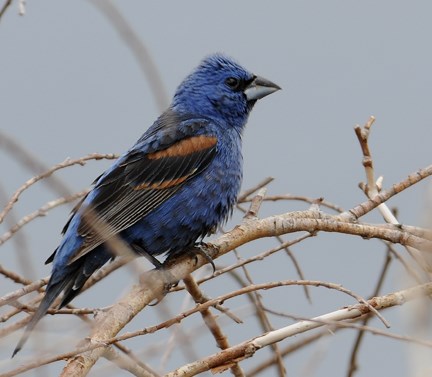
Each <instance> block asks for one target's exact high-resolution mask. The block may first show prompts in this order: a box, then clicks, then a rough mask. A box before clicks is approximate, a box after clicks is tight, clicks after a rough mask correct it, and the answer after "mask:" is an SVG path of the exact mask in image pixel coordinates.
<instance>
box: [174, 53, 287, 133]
mask: <svg viewBox="0 0 432 377" xmlns="http://www.w3.org/2000/svg"><path fill="white" fill-rule="evenodd" d="M279 89H280V87H279V86H277V85H276V84H274V83H272V82H270V81H268V80H265V79H263V78H261V77H258V76H256V75H254V74H252V73H251V72H249V71H247V70H246V69H245V68H243V67H242V66H240V65H239V64H237V63H236V62H235V61H233V60H232V59H230V58H228V57H227V56H224V55H222V54H214V55H211V56H209V57H207V58H206V59H204V60H203V61H202V62H201V64H200V65H199V66H198V67H197V68H196V69H195V71H193V72H192V73H191V74H190V75H189V76H188V77H186V79H185V80H184V81H183V82H182V83H181V84H180V86H179V87H178V88H177V91H176V93H175V95H174V100H173V104H172V108H173V109H174V110H175V111H179V112H190V113H195V114H199V115H201V116H206V117H210V118H212V119H215V120H216V121H218V123H219V124H220V125H221V126H229V127H234V128H236V129H237V130H238V131H239V132H240V131H241V130H242V128H243V127H244V125H245V124H246V121H247V117H248V115H249V112H250V111H251V109H252V107H253V105H254V104H255V102H256V101H257V100H258V99H260V98H263V97H265V96H266V95H268V94H270V93H273V92H275V91H276V90H279Z"/></svg>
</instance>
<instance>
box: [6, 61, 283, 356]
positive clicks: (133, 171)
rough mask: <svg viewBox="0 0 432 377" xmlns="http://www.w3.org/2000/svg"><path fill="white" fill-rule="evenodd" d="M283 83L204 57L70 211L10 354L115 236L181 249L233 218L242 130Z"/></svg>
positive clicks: (145, 249) (162, 249) (76, 286)
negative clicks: (41, 289)
mask: <svg viewBox="0 0 432 377" xmlns="http://www.w3.org/2000/svg"><path fill="white" fill-rule="evenodd" d="M278 89H280V88H279V87H278V86H277V85H276V84H274V83H272V82H270V81H268V80H265V79H263V78H261V77H258V76H255V75H253V74H252V73H250V72H248V71H247V70H245V69H244V68H243V67H241V66H240V65H238V64H237V63H236V62H234V61H233V60H231V59H229V58H228V57H226V56H224V55H221V54H215V55H212V56H210V57H208V58H206V59H204V60H203V61H202V62H201V64H200V65H199V66H198V67H197V68H196V70H195V71H194V72H192V73H191V74H190V75H189V76H188V77H187V78H186V79H185V80H184V81H183V82H182V83H181V84H180V86H179V87H178V89H177V91H176V93H175V95H174V98H173V102H172V104H171V106H170V107H169V108H168V109H167V110H166V111H165V112H164V113H163V114H162V115H161V116H160V117H159V118H158V119H157V120H156V122H155V123H154V124H153V125H152V126H151V127H150V128H149V129H148V130H147V131H146V132H145V133H144V135H143V136H142V137H141V138H140V139H139V140H138V141H137V142H136V144H135V145H134V146H133V147H132V148H131V149H129V150H128V151H127V152H126V153H125V154H124V155H122V156H121V157H120V158H119V159H118V160H117V161H116V162H115V163H114V164H113V165H112V166H111V168H109V169H108V170H107V171H106V172H105V173H104V174H103V175H101V176H100V177H99V178H98V179H97V180H96V181H95V184H94V187H93V189H92V191H90V193H89V194H88V195H87V196H86V197H85V198H84V199H83V201H82V202H81V203H79V205H78V206H77V207H76V208H75V209H74V211H73V213H72V215H71V218H70V220H69V221H68V223H67V224H66V226H65V227H64V229H63V233H64V235H63V239H62V241H61V243H60V245H59V247H58V248H57V249H56V251H55V252H54V254H53V255H52V256H51V257H50V258H48V260H47V263H48V262H51V261H52V262H53V269H52V275H51V278H50V281H49V282H48V285H47V289H46V294H45V296H44V298H43V300H42V302H41V304H40V306H39V308H38V310H37V311H36V313H35V314H34V316H33V318H32V320H31V321H30V323H29V324H28V326H27V328H26V331H25V333H24V335H23V337H22V338H21V340H20V342H19V343H18V345H17V347H16V348H15V351H14V353H13V355H15V354H16V353H17V352H18V351H19V350H20V349H21V348H22V346H23V345H24V343H25V341H26V340H27V338H28V336H29V334H30V332H31V330H32V329H33V328H34V326H35V325H36V323H37V322H38V321H39V320H40V319H41V318H42V317H43V316H44V315H45V313H46V312H47V310H48V308H49V307H50V306H51V304H52V303H53V302H54V300H55V299H56V298H57V297H58V296H59V295H60V294H61V293H63V301H62V303H61V305H60V306H64V305H66V304H67V303H68V302H70V301H71V300H72V299H73V298H74V297H75V296H76V295H77V294H78V293H79V292H80V290H81V288H82V286H83V285H84V283H85V282H86V280H87V279H88V278H89V277H90V276H91V274H92V273H93V272H94V271H96V270H97V269H98V268H100V267H102V266H103V265H104V264H105V263H106V262H108V261H109V260H110V259H111V258H112V257H113V254H111V253H110V250H109V249H108V248H107V246H106V245H105V242H106V240H108V239H109V238H110V237H112V236H113V235H118V236H120V237H121V238H122V239H123V240H124V241H125V242H126V243H127V244H129V245H130V247H131V248H132V249H133V250H135V251H136V252H137V253H147V254H149V255H152V256H154V255H159V254H163V253H167V254H173V253H180V252H181V251H182V250H185V249H187V248H188V247H191V246H193V245H194V243H195V242H196V241H197V240H198V239H199V238H201V237H204V236H205V235H207V234H209V233H211V232H213V231H214V230H215V229H216V227H217V226H218V225H219V224H220V223H221V222H223V221H224V220H226V218H227V217H228V216H229V215H230V213H231V211H232V208H233V206H234V204H235V202H236V198H237V195H238V192H239V190H240V185H241V181H242V154H241V135H242V131H243V128H244V126H245V124H246V121H247V118H248V115H249V113H250V111H251V109H252V107H253V106H254V104H255V102H256V101H257V100H258V99H260V98H262V97H264V96H266V95H268V94H271V93H273V92H275V91H276V90H278Z"/></svg>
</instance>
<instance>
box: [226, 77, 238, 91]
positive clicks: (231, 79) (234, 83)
mask: <svg viewBox="0 0 432 377" xmlns="http://www.w3.org/2000/svg"><path fill="white" fill-rule="evenodd" d="M225 84H227V85H228V86H229V87H230V88H231V89H234V90H236V89H238V88H239V87H240V80H239V79H236V78H235V77H228V78H227V79H226V80H225Z"/></svg>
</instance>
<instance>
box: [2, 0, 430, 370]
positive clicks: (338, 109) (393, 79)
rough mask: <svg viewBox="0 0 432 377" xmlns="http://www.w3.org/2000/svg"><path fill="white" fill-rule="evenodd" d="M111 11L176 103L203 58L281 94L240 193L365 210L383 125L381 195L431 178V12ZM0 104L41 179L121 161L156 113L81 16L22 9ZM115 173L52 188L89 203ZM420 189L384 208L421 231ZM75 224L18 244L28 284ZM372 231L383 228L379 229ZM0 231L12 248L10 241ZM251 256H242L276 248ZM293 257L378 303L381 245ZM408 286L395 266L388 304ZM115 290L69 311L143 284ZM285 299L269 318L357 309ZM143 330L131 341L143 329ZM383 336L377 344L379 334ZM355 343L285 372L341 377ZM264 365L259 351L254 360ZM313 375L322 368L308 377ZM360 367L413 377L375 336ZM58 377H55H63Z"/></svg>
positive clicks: (279, 261) (267, 115)
mask: <svg viewBox="0 0 432 377" xmlns="http://www.w3.org/2000/svg"><path fill="white" fill-rule="evenodd" d="M116 4H117V5H118V8H119V10H120V11H121V12H122V14H123V15H124V17H125V18H126V20H127V21H128V22H129V24H130V26H131V27H132V28H133V29H134V30H135V31H136V33H137V34H138V36H139V37H140V38H141V39H142V41H143V43H144V44H145V45H146V47H147V48H148V50H149V52H150V53H151V55H152V57H153V60H154V62H155V64H156V65H157V67H158V69H159V72H160V74H161V76H162V78H163V82H164V85H165V89H166V91H167V92H168V93H169V96H171V95H172V93H173V91H174V90H175V88H176V86H177V85H178V84H179V83H180V81H181V80H182V79H183V78H184V76H185V75H187V74H188V73H189V72H190V71H191V70H192V69H193V68H194V67H195V66H196V65H197V64H198V62H199V61H200V60H201V59H202V58H203V57H204V56H205V55H207V54H209V53H212V52H216V51H222V52H225V53H227V54H229V55H231V56H233V57H234V58H236V59H237V60H238V61H239V62H240V63H241V64H243V65H244V66H245V67H247V68H248V69H250V70H251V71H253V72H255V73H257V74H259V75H262V76H264V77H266V78H268V79H270V80H272V81H274V82H276V83H277V84H279V85H280V86H281V87H282V88H283V91H281V92H278V93H277V94H275V95H272V96H270V97H268V98H266V99H264V100H263V101H261V102H260V103H259V104H258V105H257V106H256V108H255V109H254V111H253V113H252V115H251V117H250V120H249V123H248V127H247V130H246V133H245V137H244V160H245V171H244V184H243V187H244V188H248V187H250V186H252V185H254V184H256V183H257V182H259V181H261V180H262V179H263V178H264V177H267V176H273V177H275V179H276V180H275V181H274V182H273V183H272V184H271V185H270V186H269V192H268V193H269V194H283V193H292V194H298V195H305V196H309V197H321V196H323V197H324V198H325V199H327V200H329V201H332V202H335V203H337V204H339V205H341V206H342V207H344V208H350V207H353V206H355V205H356V204H358V203H360V202H361V201H363V200H364V196H363V194H362V192H361V191H360V190H359V189H358V188H357V183H358V182H359V181H362V180H364V171H363V168H362V165H361V157H362V156H361V151H360V148H359V146H358V142H357V139H356V137H355V135H354V132H353V126H354V125H355V124H356V123H361V124H363V123H364V122H365V121H366V120H367V119H368V118H369V116H370V115H374V116H375V117H376V118H377V120H376V123H375V125H374V126H373V131H372V137H371V147H372V153H373V157H374V161H375V167H376V172H377V174H379V175H383V176H384V185H385V186H389V185H391V184H393V183H395V182H398V181H400V180H402V179H403V178H405V177H406V176H407V175H408V174H409V173H412V172H414V171H415V170H417V169H419V168H421V167H425V166H427V165H428V164H430V163H431V157H430V145H429V144H430V139H431V129H430V124H431V121H432V107H431V105H430V94H431V89H430V88H431V84H432V75H431V67H432V52H431V49H430V43H431V42H430V36H431V35H432V23H431V22H430V16H431V14H432V3H431V2H429V1H413V2H406V1H400V0H391V1H390V0H383V1H380V2H377V1H361V2H358V1H346V0H344V1H342V0H339V1H337V0H328V1H325V2H324V1H308V2H306V1H282V0H281V1H272V2H258V1H250V0H249V1H236V2H232V1H226V0H224V1H218V2H202V1H183V2H147V1H137V0H128V1H122V2H120V1H117V2H116ZM0 104H1V107H0V108H1V126H0V128H1V131H2V132H4V133H6V134H8V135H9V136H11V137H13V138H14V139H15V140H16V141H18V142H19V143H21V144H22V146H24V147H25V148H26V149H27V150H28V151H29V152H31V153H32V154H33V155H35V156H38V158H39V159H40V160H41V161H43V163H44V164H46V165H47V166H51V165H54V164H55V163H58V162H61V161H63V160H64V159H65V158H66V157H73V158H76V157H80V156H83V155H85V154H88V153H91V152H104V153H121V152H123V151H124V150H125V149H126V148H128V147H129V146H130V145H131V144H132V143H133V142H134V141H135V140H136V139H137V138H138V137H139V136H140V135H141V133H142V132H144V131H145V129H146V128H147V127H148V126H150V125H151V123H152V122H153V121H154V119H155V118H156V117H157V116H158V114H159V113H160V109H159V108H158V106H157V105H156V103H155V101H154V97H153V95H152V93H151V91H150V88H149V85H148V82H147V80H146V78H145V77H144V75H143V74H142V72H141V70H140V69H139V66H138V64H137V62H136V60H135V58H134V56H133V55H132V54H131V52H130V50H129V49H128V48H127V47H126V46H125V44H124V42H123V41H122V40H121V39H120V38H119V37H118V35H117V33H116V32H115V30H114V29H113V28H112V26H111V24H110V23H109V22H108V21H107V19H106V18H105V17H104V16H103V15H102V14H101V13H100V12H99V11H98V10H97V9H96V8H95V7H94V6H93V5H91V4H90V3H89V2H87V1H74V2H64V1H63V2H61V1H53V0H46V1H40V2H28V4H27V13H26V15H25V16H24V17H19V16H18V15H17V4H16V2H14V3H13V4H12V6H11V7H10V8H9V10H8V11H7V13H6V15H5V16H4V18H3V19H2V20H1V26H0ZM108 165H109V162H106V161H102V162H90V163H89V164H88V165H87V166H86V167H85V168H81V167H74V168H71V169H68V170H66V171H63V172H60V173H59V174H58V176H59V177H61V178H62V179H64V181H65V182H66V183H67V184H68V185H70V188H71V190H80V189H82V188H83V187H86V186H87V185H88V184H90V183H91V181H92V180H93V179H94V177H96V176H97V175H98V174H99V173H100V172H101V171H103V170H104V169H105V168H106V167H107V166H108ZM0 169H1V170H0V171H2V175H1V177H2V178H1V180H0V183H1V187H2V189H3V190H5V191H6V192H7V196H10V195H11V194H12V193H13V192H14V191H15V190H16V188H18V187H19V186H20V185H21V184H22V183H23V182H24V181H26V180H27V179H28V178H30V177H31V176H32V173H31V172H29V171H28V170H25V169H23V168H22V167H21V165H20V164H18V163H17V162H16V161H14V158H13V157H11V156H10V155H9V154H8V153H6V152H5V151H4V149H2V150H0ZM426 187H427V185H426V183H425V182H424V183H421V184H420V185H418V186H416V187H415V188H412V189H410V190H409V191H407V192H404V193H403V194H402V195H400V196H398V197H397V198H395V199H393V200H392V201H390V205H391V206H397V207H398V208H399V213H400V220H401V222H403V223H406V224H413V225H416V224H419V222H420V219H421V216H422V215H423V207H424V201H425V198H426ZM54 197H55V194H54V193H53V192H52V191H50V190H48V189H47V186H45V185H43V184H39V185H38V186H35V187H34V188H32V189H31V190H29V191H28V192H26V193H25V194H24V195H23V197H22V199H20V202H19V203H18V204H17V206H16V210H15V212H14V213H15V216H16V217H17V218H20V217H22V216H23V215H25V214H27V213H29V212H31V211H33V210H35V209H37V208H39V207H40V206H41V205H42V204H44V203H45V202H46V201H48V200H51V199H52V198H54ZM3 202H4V198H0V203H3ZM306 208H307V206H306V205H304V204H298V203H293V202H283V203H277V204H269V205H266V206H265V207H264V208H263V210H262V213H261V215H262V216H265V215H270V214H276V213H281V212H286V211H291V210H297V209H306ZM68 211H69V208H66V207H64V208H61V209H57V210H55V211H53V212H52V213H50V215H49V216H48V217H47V218H44V219H39V220H36V221H35V222H34V223H33V224H31V225H29V226H28V228H27V230H26V231H25V232H24V233H23V234H25V236H26V238H25V241H26V242H27V247H28V252H29V253H30V255H31V267H32V269H33V270H34V271H33V274H34V275H33V276H32V277H33V278H39V277H43V276H46V275H48V274H49V267H47V266H44V265H43V262H44V260H45V259H46V258H47V257H48V256H49V254H50V253H51V252H52V250H53V249H54V248H55V247H56V245H57V244H58V242H59V239H60V237H59V233H60V230H61V228H62V226H63V224H64V222H65V221H66V219H67V213H68ZM366 219H367V220H368V221H372V222H381V221H382V220H381V218H380V217H379V216H378V215H377V214H375V215H370V216H367V218H366ZM0 229H1V233H3V232H4V231H5V230H7V229H8V227H7V226H4V225H3V226H2V228H0ZM288 238H289V237H288ZM254 245H255V246H253V247H250V248H249V249H247V250H248V252H245V255H251V254H250V253H257V252H259V251H261V250H263V249H265V248H268V247H272V246H274V245H275V242H274V241H272V242H269V241H268V240H267V241H260V242H257V243H256V244H254ZM293 250H294V251H295V253H296V255H297V256H298V258H299V261H300V263H301V265H302V267H303V269H304V272H305V274H306V277H307V278H308V279H313V280H327V281H332V282H335V283H340V284H342V285H344V286H345V287H347V288H349V289H352V290H354V291H356V292H357V293H359V294H361V295H363V296H368V295H369V294H370V293H371V291H372V289H373V287H374V284H375V280H376V277H377V274H378V271H379V270H380V268H381V263H382V261H383V259H384V255H385V254H384V252H385V250H384V246H383V245H382V244H381V243H379V242H378V241H373V240H372V241H368V242H367V243H366V242H365V241H363V240H357V239H354V238H353V237H348V236H341V235H338V236H335V235H329V234H320V235H319V236H318V237H316V238H314V239H313V240H309V241H307V242H305V243H303V244H301V245H299V246H298V247H296V248H294V249H293ZM401 251H402V249H401ZM402 252H403V251H402ZM15 254H16V244H14V243H13V242H9V243H7V244H5V245H4V246H3V247H2V250H1V263H2V264H4V266H5V267H7V268H10V269H15V268H18V267H17V258H16V257H15ZM232 260H233V258H232V257H229V258H228V259H227V260H226V261H225V260H221V261H220V262H219V261H218V263H221V264H228V263H230V262H229V261H232ZM252 271H253V274H254V278H255V279H256V280H257V282H258V281H268V280H275V279H278V280H282V279H294V278H297V276H296V275H295V272H294V270H293V268H292V266H291V264H290V262H289V261H288V259H287V258H286V257H285V256H283V255H278V256H275V257H274V258H272V259H271V260H268V261H266V263H262V264H260V265H256V266H254V267H253V268H252ZM269 271H271V274H270V275H269V274H268V272H269ZM400 272H401V269H400V267H399V266H397V264H396V263H395V264H394V266H393V268H392V269H391V273H390V276H389V278H388V279H387V282H386V284H385V287H384V292H385V293H387V292H391V291H394V290H396V289H398V288H401V287H403V286H404V284H405V283H404V282H403V279H402V278H401V274H400ZM116 277H117V278H116V280H115V279H107V280H106V281H103V282H102V283H100V284H99V285H98V286H97V287H95V289H94V290H91V291H89V292H86V293H85V294H84V295H82V297H79V298H78V299H77V300H75V304H76V305H83V306H86V305H87V306H95V305H99V306H107V305H110V304H111V303H112V302H113V301H114V300H115V299H116V298H118V297H119V295H120V294H121V292H124V290H125V289H127V287H128V285H129V284H131V283H132V282H133V281H134V280H133V279H130V278H128V277H127V273H121V272H120V273H118V274H117V275H116ZM12 289H15V286H13V285H11V284H9V283H8V282H3V281H2V282H1V283H0V295H3V294H5V293H6V292H8V291H9V290H12ZM208 289H209V290H210V291H211V289H212V287H209V288H208ZM291 293H292V297H291V296H289V294H291ZM280 294H281V295H283V296H281V297H279V298H278V297H277V296H276V295H275V296H274V297H270V298H269V299H268V305H269V306H271V304H272V302H273V303H275V302H279V304H278V305H279V306H282V307H280V309H281V310H284V311H286V312H289V313H292V314H296V315H298V316H308V315H319V314H323V313H325V312H327V311H331V310H336V309H337V308H339V307H340V306H342V305H346V304H349V303H351V301H350V300H349V299H348V298H347V297H346V296H343V295H342V294H340V293H336V292H330V293H329V292H323V289H319V288H316V289H313V291H312V298H313V303H312V304H309V303H307V301H306V300H305V298H304V296H303V295H302V292H301V290H300V289H296V288H291V289H287V290H283V291H282V290H281V291H280ZM173 300H174V299H173ZM272 300H273V301H272ZM173 302H175V301H173ZM180 302H181V299H180ZM170 303H171V301H168V299H167V305H168V306H169V305H170ZM232 305H234V306H235V304H234V303H233V304H232ZM151 310H153V311H155V310H154V309H150V311H151ZM149 315H150V314H149ZM385 315H386V318H388V320H389V321H390V322H391V323H392V325H393V326H392V328H391V331H392V332H395V333H405V332H406V331H408V330H407V329H406V328H404V327H403V325H401V310H399V309H394V310H391V311H388V312H386V313H385ZM140 318H141V319H139V320H136V321H135V322H132V324H130V325H129V326H128V329H136V328H140V327H142V326H146V325H147V323H146V322H145V321H146V316H145V315H143V316H141V317H140ZM248 319H249V320H250V321H252V319H251V318H250V317H249V318H248ZM50 321H53V318H52V317H48V318H46V319H44V321H43V323H44V326H45V328H49V327H50V326H51V324H50ZM63 321H65V320H63ZM65 323H66V322H61V319H60V320H58V321H56V326H58V327H59V328H60V329H63V330H66V329H67V328H68V327H67V326H68V325H67V324H65ZM77 323H78V322H77ZM153 323H154V322H151V324H153ZM283 323H286V320H285V319H283V320H282V319H275V326H277V325H278V324H283ZM374 325H376V326H377V327H380V326H381V328H382V325H380V324H379V323H378V322H375V323H374ZM239 327H240V328H239ZM227 328H228V329H229V331H230V333H231V332H232V333H233V338H232V340H231V343H232V344H235V342H239V341H242V340H244V339H247V338H248V337H250V336H253V335H256V334H258V333H259V329H255V330H256V331H257V333H250V332H248V331H249V330H245V329H242V328H241V326H237V325H233V324H228V325H227ZM83 333H84V334H85V329H83ZM354 335H355V333H354V332H353V331H351V330H346V331H341V332H339V333H337V334H336V335H335V336H334V337H331V338H329V339H327V340H326V341H324V342H321V343H319V344H318V345H317V346H314V347H309V348H306V349H304V350H302V351H301V352H300V353H298V354H295V355H293V356H291V357H289V358H288V359H287V360H286V366H287V369H288V371H289V375H290V376H301V375H304V376H328V375H332V376H335V377H339V376H345V375H346V368H347V363H348V357H349V354H350V349H351V346H352V342H353V338H354ZM48 339H51V338H48ZM15 341H16V338H14V337H8V338H6V339H4V340H0V345H1V346H0V349H1V351H0V371H1V370H2V368H3V367H4V368H5V369H6V370H9V369H11V368H12V367H13V366H14V364H13V363H18V362H20V360H19V359H18V358H17V359H14V361H13V362H10V361H9V360H8V357H9V354H10V352H11V350H12V348H13V344H14V343H15ZM70 341H71V342H75V341H76V340H75V339H72V340H70ZM152 341H154V342H157V339H153V340H152ZM202 342H204V340H202ZM289 342H291V340H288V341H285V342H284V343H283V344H284V345H286V344H289ZM204 345H205V347H207V348H206V352H204V353H203V355H206V354H209V353H212V352H215V351H216V349H215V347H214V346H213V343H211V344H204ZM29 348H31V345H30V346H29ZM48 348H49V346H48V345H47V346H46V349H48ZM198 349H200V348H198ZM3 350H4V352H3ZM29 352H30V351H29ZM183 356H184V355H182V354H181V353H180V352H177V353H176V354H175V355H174V357H173V359H172V360H170V362H169V364H168V365H169V366H168V367H167V370H170V369H173V368H175V367H176V366H178V365H180V364H181V363H184V362H185V358H184V357H183ZM264 358H265V351H264V352H263V355H262V356H261V357H258V359H260V360H263V359H264ZM312 360H314V361H317V360H318V361H319V362H318V365H317V367H316V369H314V370H313V371H309V370H308V365H310V364H311V361H312ZM360 366H361V369H360V371H359V372H358V373H357V375H356V376H358V377H362V376H371V375H377V371H384V370H385V374H383V375H393V376H407V375H409V370H410V358H409V353H408V351H407V347H406V345H405V344H402V343H398V342H394V341H392V340H389V339H386V338H382V337H377V336H371V335H367V337H366V343H365V345H364V347H363V348H362V350H361V352H360ZM384 368H385V369H384ZM247 369H249V368H247ZM49 370H50V371H51V373H54V372H53V371H54V370H55V369H54V368H53V369H49ZM120 373H121V372H119V374H118V375H120ZM302 373H304V374H302ZM308 373H309V374H308ZM95 375H96V374H95ZM411 375H414V374H411Z"/></svg>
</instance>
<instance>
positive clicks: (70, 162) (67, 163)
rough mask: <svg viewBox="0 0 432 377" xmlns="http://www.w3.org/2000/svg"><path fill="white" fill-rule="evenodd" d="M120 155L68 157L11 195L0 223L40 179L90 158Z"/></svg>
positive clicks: (82, 163)
mask: <svg viewBox="0 0 432 377" xmlns="http://www.w3.org/2000/svg"><path fill="white" fill-rule="evenodd" d="M117 157H118V156H117V155H115V154H101V153H92V154H89V155H87V156H84V157H81V158H78V159H75V160H71V159H69V158H68V159H66V160H65V161H63V162H61V163H59V164H57V165H54V166H53V167H52V168H50V169H48V170H47V171H45V172H43V173H41V174H39V175H37V176H35V177H33V178H30V179H29V180H28V181H27V182H25V183H24V184H23V185H22V186H21V187H20V188H19V189H18V190H17V191H16V192H15V193H14V194H13V195H12V197H11V199H10V200H9V202H8V203H7V204H6V206H5V208H4V209H3V211H2V212H1V213H0V224H1V223H2V222H3V220H4V218H5V216H6V215H7V214H8V213H9V211H10V210H11V209H12V207H13V206H14V204H15V203H16V202H17V201H18V199H19V197H20V195H21V194H22V193H23V192H24V191H25V190H27V189H28V188H29V187H30V186H32V185H34V184H35V183H36V182H39V181H40V180H42V179H44V178H47V177H49V176H50V175H51V174H53V173H54V172H56V171H57V170H60V169H64V168H66V167H69V166H72V165H81V166H83V165H85V164H86V162H87V161H89V160H101V159H109V160H112V159H116V158H117Z"/></svg>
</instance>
